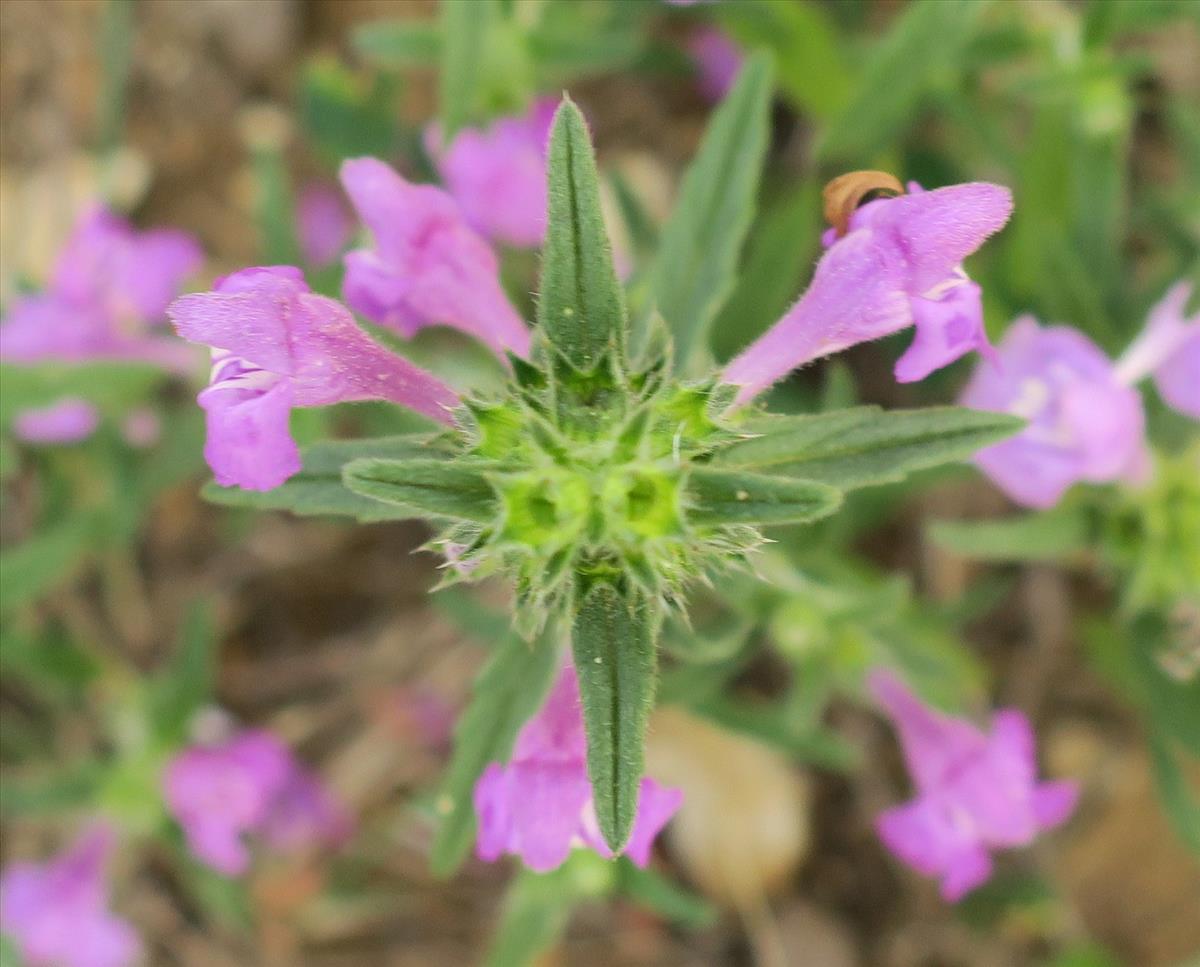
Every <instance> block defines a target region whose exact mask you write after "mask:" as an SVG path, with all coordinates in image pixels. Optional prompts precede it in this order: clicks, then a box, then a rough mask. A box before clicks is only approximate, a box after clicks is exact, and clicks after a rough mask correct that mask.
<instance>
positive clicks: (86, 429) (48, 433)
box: [13, 396, 100, 443]
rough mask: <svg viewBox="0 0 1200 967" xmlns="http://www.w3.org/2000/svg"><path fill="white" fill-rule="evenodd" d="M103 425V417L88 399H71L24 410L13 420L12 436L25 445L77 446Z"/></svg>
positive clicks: (74, 397) (71, 397) (73, 397)
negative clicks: (70, 444) (59, 444)
mask: <svg viewBox="0 0 1200 967" xmlns="http://www.w3.org/2000/svg"><path fill="white" fill-rule="evenodd" d="M99 424H100V414H99V413H98V412H97V411H96V408H95V407H94V406H92V404H91V403H89V402H87V401H86V400H82V399H80V398H79V397H77V396H69V397H66V398H64V399H61V400H58V401H57V402H55V403H51V404H50V405H49V406H41V407H38V408H36V409H31V410H22V411H21V412H20V413H18V414H17V416H16V418H15V419H14V420H13V433H14V434H15V435H16V437H17V438H18V439H20V440H24V441H25V442H26V443H78V442H79V441H80V440H86V439H87V438H88V437H90V436H91V435H92V434H93V433H94V432H95V431H96V427H97V426H98V425H99Z"/></svg>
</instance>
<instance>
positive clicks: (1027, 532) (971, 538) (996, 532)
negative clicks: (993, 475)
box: [927, 507, 1091, 561]
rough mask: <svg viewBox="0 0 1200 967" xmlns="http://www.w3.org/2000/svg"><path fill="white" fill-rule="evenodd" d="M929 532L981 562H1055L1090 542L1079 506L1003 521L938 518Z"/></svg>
mask: <svg viewBox="0 0 1200 967" xmlns="http://www.w3.org/2000/svg"><path fill="white" fill-rule="evenodd" d="M927 533H928V534H929V537H930V539H931V540H932V541H933V542H934V543H935V544H939V545H940V546H942V547H944V548H946V549H948V550H951V551H954V553H956V554H961V555H962V556H963V557H970V558H975V559H976V560H981V561H1053V560H1059V559H1062V558H1065V557H1068V556H1070V555H1073V554H1078V553H1079V552H1081V551H1084V550H1086V549H1087V547H1088V546H1089V544H1090V543H1091V540H1090V536H1091V535H1090V527H1089V523H1088V517H1087V515H1086V514H1085V513H1084V512H1083V509H1082V508H1080V507H1058V508H1055V509H1054V510H1049V511H1046V512H1045V513H1041V514H1022V515H1020V516H1017V517H1006V518H1003V519H1001V520H971V521H967V520H935V521H933V522H932V523H931V524H930V525H929V528H928V531H927Z"/></svg>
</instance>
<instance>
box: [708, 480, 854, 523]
mask: <svg viewBox="0 0 1200 967" xmlns="http://www.w3.org/2000/svg"><path fill="white" fill-rule="evenodd" d="M687 497H688V501H689V506H688V508H687V512H686V513H687V519H688V521H689V523H692V524H696V525H700V526H710V525H719V524H805V523H808V522H809V521H813V520H818V519H819V518H821V517H825V516H827V515H829V514H832V513H833V512H834V511H835V510H837V508H838V506H839V505H840V504H841V502H842V495H841V493H840V492H839V491H838V490H837V489H835V488H833V487H830V486H827V485H826V484H823V483H816V482H814V481H811V480H797V479H794V478H792V477H771V476H767V475H766V474H761V473H751V472H747V471H743V470H711V469H709V468H707V467H698V468H696V469H694V470H693V471H692V472H691V474H690V476H689V477H688V482H687Z"/></svg>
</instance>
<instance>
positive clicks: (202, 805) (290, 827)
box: [163, 730, 350, 876]
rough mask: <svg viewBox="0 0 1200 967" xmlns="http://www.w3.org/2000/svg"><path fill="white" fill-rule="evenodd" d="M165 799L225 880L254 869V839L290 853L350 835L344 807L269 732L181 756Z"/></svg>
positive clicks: (196, 849) (167, 776) (192, 843)
mask: <svg viewBox="0 0 1200 967" xmlns="http://www.w3.org/2000/svg"><path fill="white" fill-rule="evenodd" d="M163 795H164V796H165V798H166V803H167V808H168V810H169V811H170V813H171V815H172V816H174V817H175V819H176V820H177V821H178V822H179V824H180V825H181V826H182V827H183V830H184V833H185V835H186V836H187V843H188V848H189V849H190V850H191V851H192V853H193V854H194V855H195V856H196V857H197V858H198V859H199V860H201V861H202V862H204V863H205V864H207V865H208V866H211V867H212V868H213V869H214V870H216V871H217V872H219V873H223V874H224V875H226V876H238V875H240V874H242V873H244V872H245V871H246V869H247V868H248V867H249V865H250V852H249V849H248V847H247V845H246V841H245V837H246V836H248V835H253V836H256V837H258V838H259V839H260V840H261V841H262V842H263V843H264V844H265V845H266V846H267V847H269V848H271V849H274V850H277V851H280V852H292V851H297V850H302V849H306V848H310V847H313V846H317V845H320V844H322V843H325V844H330V845H336V844H338V843H340V842H341V841H342V840H343V839H344V838H345V836H346V835H347V834H348V833H349V831H350V821H349V819H348V818H347V816H346V814H345V813H344V812H343V810H342V808H341V807H340V806H339V805H338V804H337V803H336V802H335V801H334V800H333V798H332V797H331V796H330V795H329V793H328V792H327V791H326V790H325V789H324V787H322V786H321V784H320V783H319V782H318V781H317V779H316V778H315V777H314V776H313V775H312V774H311V773H310V772H308V770H307V769H305V768H304V767H303V766H302V765H300V763H299V762H297V761H296V759H295V757H294V756H293V755H292V753H291V751H290V750H289V749H288V748H287V746H285V745H284V744H283V743H282V742H280V741H279V740H278V739H277V738H275V736H273V735H271V734H270V733H269V732H263V731H257V730H248V731H244V732H240V733H238V734H236V735H233V736H230V737H229V738H227V739H225V740H224V741H221V742H219V743H214V744H211V745H195V746H191V747H189V748H187V749H185V750H183V751H182V752H180V753H179V754H178V755H176V756H175V758H174V759H172V760H171V762H170V763H169V764H168V766H167V769H166V772H165V773H164V775H163Z"/></svg>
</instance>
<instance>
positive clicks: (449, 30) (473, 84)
mask: <svg viewBox="0 0 1200 967" xmlns="http://www.w3.org/2000/svg"><path fill="white" fill-rule="evenodd" d="M493 16H495V3H494V0H442V22H441V41H442V44H441V48H442V56H441V75H440V76H441V90H440V91H439V98H440V103H439V108H438V113H439V114H440V116H441V120H442V137H443V138H444V139H445V140H446V141H449V140H450V139H451V138H453V137H454V135H455V133H456V132H457V131H458V129H459V128H461V127H462V126H463V125H464V124H467V123H468V122H470V121H471V120H472V119H473V118H474V115H475V113H476V111H477V110H478V108H479V104H478V100H479V91H480V88H481V77H480V74H481V73H482V72H481V66H482V65H483V62H484V56H485V53H486V42H485V41H486V38H487V33H488V27H489V25H490V23H491V21H492V18H493Z"/></svg>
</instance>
